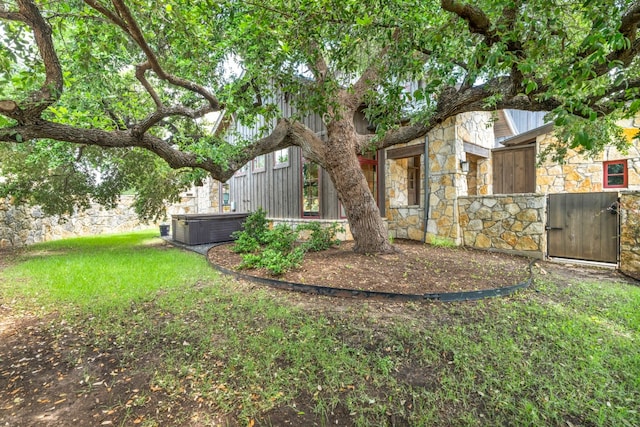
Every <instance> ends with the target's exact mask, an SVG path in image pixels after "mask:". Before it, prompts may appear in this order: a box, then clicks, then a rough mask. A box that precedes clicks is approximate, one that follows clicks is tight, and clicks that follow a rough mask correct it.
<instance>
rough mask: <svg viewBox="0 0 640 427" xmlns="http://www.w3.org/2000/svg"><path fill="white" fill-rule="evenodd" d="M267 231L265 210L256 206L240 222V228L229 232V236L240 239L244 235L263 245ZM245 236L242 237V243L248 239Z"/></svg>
mask: <svg viewBox="0 0 640 427" xmlns="http://www.w3.org/2000/svg"><path fill="white" fill-rule="evenodd" d="M268 232H269V221H267V211H265V210H264V209H262V208H258V210H257V211H255V212H253V213H252V214H251V215H249V216H248V217H247V219H246V220H245V221H244V223H243V224H242V230H241V231H234V232H233V233H232V234H231V237H233V238H234V239H236V240H240V239H241V238H242V236H243V235H244V236H247V237H251V238H253V239H255V241H256V242H258V244H259V245H264V244H265V243H266V241H265V238H266V237H265V236H266V235H267V233H268ZM247 237H244V240H243V243H244V242H248V241H249V239H247ZM239 253H241V252H239Z"/></svg>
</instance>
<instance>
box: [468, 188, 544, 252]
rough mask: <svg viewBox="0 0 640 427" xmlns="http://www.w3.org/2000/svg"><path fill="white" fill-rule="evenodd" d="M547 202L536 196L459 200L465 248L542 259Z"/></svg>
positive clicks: (485, 197)
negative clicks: (490, 250) (497, 251)
mask: <svg viewBox="0 0 640 427" xmlns="http://www.w3.org/2000/svg"><path fill="white" fill-rule="evenodd" d="M546 200H547V199H546V196H544V195H535V194H511V195H498V196H477V197H476V196H469V197H459V198H458V207H459V210H460V227H461V229H462V235H463V237H464V239H463V244H464V246H469V247H473V248H479V249H492V250H499V251H505V252H510V253H516V254H520V255H526V256H530V257H535V258H543V257H544V254H545V252H546V247H547V241H546V231H545V229H544V224H545V223H546Z"/></svg>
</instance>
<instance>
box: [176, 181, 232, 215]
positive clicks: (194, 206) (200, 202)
mask: <svg viewBox="0 0 640 427" xmlns="http://www.w3.org/2000/svg"><path fill="white" fill-rule="evenodd" d="M219 193H220V183H219V182H218V181H215V180H213V179H211V178H208V179H207V180H206V181H205V182H204V184H203V185H202V186H194V187H193V188H191V190H189V191H185V192H184V193H182V195H181V198H180V201H179V202H177V203H174V204H172V205H171V206H168V207H167V216H168V217H169V218H170V217H171V215H183V214H205V213H219V212H221V209H220V194H219Z"/></svg>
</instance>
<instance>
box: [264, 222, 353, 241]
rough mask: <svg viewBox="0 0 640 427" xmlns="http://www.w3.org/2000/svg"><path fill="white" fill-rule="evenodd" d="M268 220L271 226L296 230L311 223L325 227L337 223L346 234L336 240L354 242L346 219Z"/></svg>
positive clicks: (343, 233) (340, 234)
mask: <svg viewBox="0 0 640 427" xmlns="http://www.w3.org/2000/svg"><path fill="white" fill-rule="evenodd" d="M267 220H268V221H269V222H270V223H271V226H276V225H278V224H286V225H288V226H289V227H291V228H295V227H296V226H297V225H299V224H305V223H309V222H319V223H320V224H321V225H323V226H329V225H331V224H334V223H336V224H338V225H340V226H342V227H344V232H342V233H338V234H337V235H336V238H337V239H338V240H342V241H348V240H353V235H352V234H351V228H350V227H349V221H347V220H346V219H304V218H267Z"/></svg>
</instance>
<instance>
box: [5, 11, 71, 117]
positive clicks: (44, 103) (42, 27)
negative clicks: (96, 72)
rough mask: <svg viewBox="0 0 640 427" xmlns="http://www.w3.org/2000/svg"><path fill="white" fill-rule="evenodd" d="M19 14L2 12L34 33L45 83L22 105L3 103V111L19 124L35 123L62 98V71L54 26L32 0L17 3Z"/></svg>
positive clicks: (12, 102) (7, 101) (7, 17)
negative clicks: (52, 28) (52, 35)
mask: <svg viewBox="0 0 640 427" xmlns="http://www.w3.org/2000/svg"><path fill="white" fill-rule="evenodd" d="M17 3H18V7H19V10H20V13H15V12H3V13H2V15H1V17H3V18H6V19H11V20H14V21H19V22H24V23H25V24H27V25H28V26H29V27H30V28H31V30H32V31H33V35H34V38H35V42H36V46H37V48H38V52H39V53H40V57H41V58H42V62H43V63H44V67H45V80H44V83H43V84H42V86H41V87H40V88H39V89H38V90H35V91H33V92H31V93H29V95H28V96H27V98H26V100H25V101H24V102H22V103H21V104H18V103H17V102H16V101H10V100H6V101H2V106H0V112H2V114H4V115H5V116H7V117H10V118H12V119H14V120H16V121H18V122H19V123H33V122H35V121H37V120H38V118H39V117H40V114H41V113H42V112H43V111H44V110H46V109H47V108H48V107H49V106H50V105H52V104H54V103H55V102H57V101H58V99H60V95H61V94H62V89H63V77H62V68H61V67H60V61H59V60H58V56H57V54H56V51H55V48H54V45H53V39H52V37H51V27H50V26H49V24H48V23H47V22H46V21H45V20H44V18H43V17H42V15H41V14H40V10H38V7H37V6H36V5H35V3H34V2H33V1H31V0H18V2H17Z"/></svg>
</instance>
